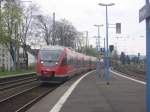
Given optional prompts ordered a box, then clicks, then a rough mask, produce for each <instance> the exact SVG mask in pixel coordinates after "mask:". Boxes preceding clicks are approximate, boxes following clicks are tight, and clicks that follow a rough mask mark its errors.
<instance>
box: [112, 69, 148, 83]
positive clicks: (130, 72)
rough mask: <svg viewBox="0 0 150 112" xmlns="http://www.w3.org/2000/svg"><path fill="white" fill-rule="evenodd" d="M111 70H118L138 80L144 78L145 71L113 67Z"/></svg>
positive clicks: (143, 79)
mask: <svg viewBox="0 0 150 112" xmlns="http://www.w3.org/2000/svg"><path fill="white" fill-rule="evenodd" d="M113 70H115V71H117V72H120V73H124V74H125V75H128V76H131V77H133V78H136V79H138V80H142V81H145V80H146V75H145V71H139V70H136V71H133V70H129V69H127V68H115V69H113Z"/></svg>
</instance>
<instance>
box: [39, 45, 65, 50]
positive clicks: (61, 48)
mask: <svg viewBox="0 0 150 112" xmlns="http://www.w3.org/2000/svg"><path fill="white" fill-rule="evenodd" d="M64 49H65V47H63V46H51V45H49V46H44V47H42V48H41V49H40V50H62V51H63V50H64Z"/></svg>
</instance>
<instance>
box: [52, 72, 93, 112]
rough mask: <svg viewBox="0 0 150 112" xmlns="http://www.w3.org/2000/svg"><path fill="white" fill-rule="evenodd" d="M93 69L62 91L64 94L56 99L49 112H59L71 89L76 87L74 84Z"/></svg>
mask: <svg viewBox="0 0 150 112" xmlns="http://www.w3.org/2000/svg"><path fill="white" fill-rule="evenodd" d="M94 71H95V70H93V71H91V72H88V73H86V74H85V75H83V76H82V77H80V78H79V79H78V80H77V81H76V82H74V83H73V84H72V86H71V87H70V88H69V89H68V90H67V91H66V92H65V93H64V95H63V96H62V97H61V98H60V99H59V100H58V102H57V103H56V104H55V105H54V107H53V108H52V109H51V110H50V111H49V112H59V111H60V110H61V108H62V106H63V105H64V103H65V102H66V101H67V99H68V98H69V96H70V95H71V93H72V92H73V90H74V89H75V88H76V86H77V85H78V84H79V82H80V81H81V80H82V79H83V78H84V77H86V76H87V75H89V74H91V73H92V72H94Z"/></svg>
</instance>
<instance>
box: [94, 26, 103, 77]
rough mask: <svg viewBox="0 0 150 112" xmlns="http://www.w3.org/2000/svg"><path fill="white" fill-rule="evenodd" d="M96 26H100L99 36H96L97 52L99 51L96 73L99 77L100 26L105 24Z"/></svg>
mask: <svg viewBox="0 0 150 112" xmlns="http://www.w3.org/2000/svg"><path fill="white" fill-rule="evenodd" d="M94 26H95V27H97V28H98V32H97V38H96V40H97V41H96V52H97V61H96V75H97V78H99V74H100V60H99V53H100V52H101V51H100V27H103V26H104V25H103V24H101V25H94Z"/></svg>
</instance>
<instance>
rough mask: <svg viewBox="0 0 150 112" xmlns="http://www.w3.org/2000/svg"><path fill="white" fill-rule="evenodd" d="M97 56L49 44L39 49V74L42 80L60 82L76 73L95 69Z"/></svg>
mask: <svg viewBox="0 0 150 112" xmlns="http://www.w3.org/2000/svg"><path fill="white" fill-rule="evenodd" d="M95 63H96V58H95V57H91V56H86V55H84V54H81V53H78V52H75V51H73V50H70V49H69V48H66V47H62V46H47V47H44V48H42V49H40V50H39V52H38V56H37V75H38V78H39V80H40V81H41V82H44V83H45V82H46V83H47V82H48V83H59V82H63V81H65V80H66V79H68V78H69V77H71V76H73V75H74V74H79V73H82V72H85V71H88V70H92V69H95Z"/></svg>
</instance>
